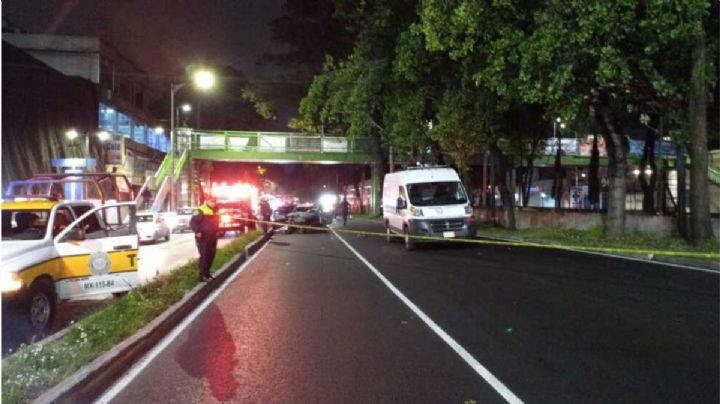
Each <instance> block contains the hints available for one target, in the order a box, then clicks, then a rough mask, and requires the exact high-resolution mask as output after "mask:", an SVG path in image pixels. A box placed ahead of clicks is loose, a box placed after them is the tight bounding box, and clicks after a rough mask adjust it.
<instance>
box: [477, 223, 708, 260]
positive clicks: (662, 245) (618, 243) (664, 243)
mask: <svg viewBox="0 0 720 404" xmlns="http://www.w3.org/2000/svg"><path fill="white" fill-rule="evenodd" d="M478 231H479V232H480V234H492V235H497V236H509V237H520V238H522V239H523V240H525V241H532V242H538V243H547V242H550V243H554V244H560V245H568V246H578V247H586V248H602V249H613V248H617V249H619V250H623V251H625V250H632V249H637V250H639V251H647V250H657V251H668V252H678V253H683V252H697V253H707V254H717V253H718V251H720V241H718V240H714V241H709V242H706V243H704V244H702V245H699V246H693V245H690V244H688V243H687V241H685V240H684V239H682V238H680V237H677V236H663V235H657V234H652V233H644V232H640V231H631V232H628V233H625V234H623V235H621V236H616V237H608V236H606V235H605V233H604V230H603V227H602V226H595V227H592V228H590V229H588V230H573V229H550V228H531V229H523V230H508V229H505V228H502V227H495V226H494V225H492V224H480V225H478ZM700 259H711V260H712V259H715V258H700Z"/></svg>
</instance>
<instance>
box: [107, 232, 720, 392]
mask: <svg viewBox="0 0 720 404" xmlns="http://www.w3.org/2000/svg"><path fill="white" fill-rule="evenodd" d="M351 228H352V229H356V230H357V229H364V230H372V231H381V230H382V228H381V227H380V225H379V224H377V223H373V222H358V223H352V224H351ZM341 237H342V238H343V239H345V240H347V241H348V242H349V243H350V245H351V246H352V247H353V248H354V249H355V250H357V252H358V253H359V254H360V255H361V256H362V257H364V259H365V260H367V261H368V263H369V264H370V265H371V266H373V267H374V268H376V269H377V271H378V272H379V273H380V274H381V275H382V276H383V277H385V278H386V279H387V281H388V282H390V283H391V284H392V285H393V286H394V287H396V288H397V290H398V291H399V292H401V293H402V294H404V296H405V297H406V298H407V299H408V301H409V302H411V304H414V305H416V306H417V308H418V309H419V310H421V311H422V313H424V315H426V316H427V317H428V319H429V321H432V322H433V323H431V325H432V328H431V327H430V326H429V325H428V323H427V322H425V321H423V320H422V319H421V318H420V317H419V316H418V313H417V312H414V311H412V310H411V309H410V308H409V306H408V305H407V304H406V303H404V302H403V301H401V300H400V299H399V298H398V296H397V295H396V294H395V293H393V292H392V291H391V289H390V288H389V287H388V285H387V284H386V283H384V282H382V281H381V280H380V278H379V277H378V276H376V275H375V274H374V273H373V272H372V271H371V270H370V269H369V268H368V265H366V263H364V262H363V261H361V260H360V259H359V258H358V257H357V256H356V255H355V254H354V253H353V252H351V251H350V249H348V248H347V247H346V246H345V245H344V244H343V243H342V242H341V241H340V240H338V238H337V237H336V236H334V235H332V234H327V233H315V234H293V235H286V234H278V235H276V236H275V237H274V240H273V241H272V242H271V243H270V244H269V245H268V246H267V247H266V248H265V249H264V250H263V251H262V252H261V253H260V254H259V255H258V256H256V258H255V259H254V261H252V262H250V263H249V264H248V265H247V266H246V268H245V269H244V270H243V271H242V272H241V273H240V274H239V275H238V276H237V277H236V278H234V279H232V280H231V281H230V283H228V284H227V286H226V288H225V289H224V290H223V291H222V292H221V293H220V294H219V295H218V296H217V298H216V299H214V300H213V301H212V302H211V303H210V305H209V306H208V307H207V308H206V309H205V310H204V311H203V312H202V313H201V314H200V315H199V316H197V318H195V319H194V320H193V321H192V322H191V323H190V324H189V326H187V327H186V328H184V329H182V331H181V332H180V333H179V334H178V335H177V337H176V338H174V339H172V340H168V341H167V346H166V347H165V348H164V349H162V350H161V351H160V352H159V354H158V355H157V356H154V357H152V358H149V359H151V360H150V361H149V364H148V365H147V366H146V367H144V368H142V369H140V368H138V370H139V373H138V374H137V375H136V376H135V377H134V378H129V377H128V378H123V379H121V380H120V381H119V383H118V385H117V386H116V387H117V390H118V391H119V393H118V394H117V395H113V396H106V397H105V398H109V399H112V400H113V401H114V402H118V403H120V402H152V401H163V402H206V401H207V402H214V401H235V402H483V403H485V402H499V401H504V399H503V396H501V393H503V392H504V393H507V392H510V395H511V396H512V397H517V398H518V399H519V400H522V401H526V402H553V403H555V402H603V403H606V402H708V403H717V402H718V400H719V397H718V391H719V383H718V380H719V377H718V376H719V372H718V358H719V352H718V335H719V334H718V331H719V326H718V318H719V310H718V305H719V291H718V274H714V273H705V272H697V271H692V270H683V269H679V268H672V267H665V266H659V265H648V264H642V263H639V262H636V261H625V260H620V259H615V258H605V257H599V256H594V255H587V254H581V253H574V252H564V251H558V250H545V249H537V248H523V247H512V248H508V247H499V246H488V245H466V244H432V245H427V246H421V248H420V249H419V250H418V251H413V252H407V251H405V250H404V249H403V246H402V244H401V243H399V242H394V243H387V242H386V241H385V240H384V238H380V237H372V236H358V235H354V234H342V233H341ZM443 333H446V334H447V336H446V337H444V338H441V336H442V335H443ZM450 338H452V339H453V340H450ZM470 364H477V365H479V366H475V367H474V368H473V367H471V366H470ZM480 367H482V369H479V368H480ZM503 389H504V390H503ZM505 397H507V395H506V396H505Z"/></svg>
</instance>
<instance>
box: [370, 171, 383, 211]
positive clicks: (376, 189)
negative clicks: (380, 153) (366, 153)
mask: <svg viewBox="0 0 720 404" xmlns="http://www.w3.org/2000/svg"><path fill="white" fill-rule="evenodd" d="M370 176H371V178H372V180H371V181H372V198H371V199H370V204H371V210H370V211H371V212H372V214H373V216H380V214H381V213H382V212H381V211H380V209H381V207H382V196H381V195H380V165H379V164H378V163H372V164H371V165H370Z"/></svg>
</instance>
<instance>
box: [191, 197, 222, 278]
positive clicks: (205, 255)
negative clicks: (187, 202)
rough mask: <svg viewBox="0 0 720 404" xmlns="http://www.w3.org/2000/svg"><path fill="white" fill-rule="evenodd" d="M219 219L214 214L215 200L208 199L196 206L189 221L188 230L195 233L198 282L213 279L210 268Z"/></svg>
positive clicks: (213, 255)
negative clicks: (198, 256)
mask: <svg viewBox="0 0 720 404" xmlns="http://www.w3.org/2000/svg"><path fill="white" fill-rule="evenodd" d="M219 225H220V218H219V216H218V215H217V213H216V212H215V199H211V198H208V199H206V200H205V203H203V204H202V205H200V206H198V208H197V209H195V211H194V212H193V214H192V218H191V219H190V228H191V229H192V231H193V232H194V233H195V245H197V249H198V253H200V262H199V263H198V266H199V267H200V274H199V276H200V281H201V282H203V281H209V280H212V279H215V278H214V277H213V276H212V275H211V274H210V267H211V266H212V263H213V260H214V259H215V250H216V249H217V233H218V227H219Z"/></svg>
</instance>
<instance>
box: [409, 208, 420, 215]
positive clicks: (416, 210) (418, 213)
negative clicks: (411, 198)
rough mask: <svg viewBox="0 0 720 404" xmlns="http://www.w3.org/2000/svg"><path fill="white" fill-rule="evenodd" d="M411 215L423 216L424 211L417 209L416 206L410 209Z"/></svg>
mask: <svg viewBox="0 0 720 404" xmlns="http://www.w3.org/2000/svg"><path fill="white" fill-rule="evenodd" d="M410 213H412V215H413V216H422V215H423V211H422V209H420V208H416V207H414V206H411V207H410Z"/></svg>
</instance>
